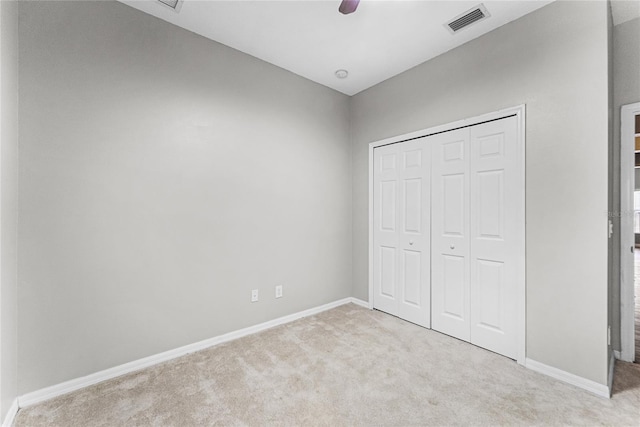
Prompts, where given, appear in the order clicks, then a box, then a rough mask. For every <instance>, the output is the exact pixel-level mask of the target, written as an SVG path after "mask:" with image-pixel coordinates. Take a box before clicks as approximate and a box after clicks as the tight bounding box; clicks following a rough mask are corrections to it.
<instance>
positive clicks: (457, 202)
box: [427, 128, 470, 341]
mask: <svg viewBox="0 0 640 427" xmlns="http://www.w3.org/2000/svg"><path fill="white" fill-rule="evenodd" d="M427 139H428V141H429V143H430V144H431V145H432V174H431V179H432V190H431V191H432V195H431V206H432V212H431V224H432V234H431V253H432V265H431V269H432V270H431V272H432V276H431V280H432V285H431V298H432V304H431V308H432V319H431V321H432V328H433V329H435V330H437V331H440V332H443V333H445V334H448V335H451V336H454V337H456V338H459V339H462V340H465V341H469V338H470V322H469V202H468V201H469V173H468V171H469V129H468V128H464V129H458V130H453V131H450V132H445V133H441V134H438V135H434V136H431V137H429V138H427Z"/></svg>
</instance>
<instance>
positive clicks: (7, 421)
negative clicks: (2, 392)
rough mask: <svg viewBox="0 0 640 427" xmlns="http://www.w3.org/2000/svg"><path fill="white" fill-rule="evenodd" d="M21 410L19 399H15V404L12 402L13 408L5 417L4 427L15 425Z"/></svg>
mask: <svg viewBox="0 0 640 427" xmlns="http://www.w3.org/2000/svg"><path fill="white" fill-rule="evenodd" d="M19 409H20V407H19V406H18V399H13V402H11V406H10V407H9V411H8V412H7V415H6V416H5V417H4V421H2V427H11V426H12V425H13V421H14V420H15V419H16V415H18V410H19Z"/></svg>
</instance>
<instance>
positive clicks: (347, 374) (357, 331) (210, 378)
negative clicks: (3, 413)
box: [15, 304, 640, 427]
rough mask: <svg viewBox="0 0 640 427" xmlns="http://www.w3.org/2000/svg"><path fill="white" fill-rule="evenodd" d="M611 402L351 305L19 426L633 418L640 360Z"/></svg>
mask: <svg viewBox="0 0 640 427" xmlns="http://www.w3.org/2000/svg"><path fill="white" fill-rule="evenodd" d="M614 388H615V392H614V396H613V398H612V399H610V400H609V399H604V398H601V397H597V396H594V395H592V394H590V393H588V392H586V391H583V390H580V389H578V388H575V387H572V386H570V385H566V384H564V383H561V382H559V381H556V380H553V379H551V378H548V377H546V376H543V375H541V374H537V373H535V372H533V371H530V370H527V369H525V368H523V367H521V366H519V365H517V364H516V363H515V362H514V361H512V360H509V359H506V358H504V357H502V356H498V355H496V354H494V353H491V352H489V351H486V350H482V349H480V348H477V347H475V346H473V345H470V344H468V343H464V342H462V341H459V340H456V339H454V338H450V337H448V336H446V335H442V334H439V333H437V332H434V331H431V330H427V329H423V328H420V327H418V326H415V325H413V324H411V323H407V322H404V321H402V320H400V319H397V318H395V317H393V316H389V315H386V314H384V313H381V312H378V311H370V310H367V309H364V308H362V307H358V306H355V305H353V304H348V305H345V306H341V307H338V308H336V309H333V310H330V311H327V312H324V313H321V314H318V315H316V316H311V317H307V318H304V319H301V320H298V321H296V322H293V323H289V324H287V325H283V326H279V327H276V328H273V329H270V330H268V331H265V332H262V333H259V334H256V335H252V336H249V337H245V338H241V339H238V340H236V341H232V342H229V343H226V344H222V345H219V346H216V347H213V348H210V349H207V350H203V351H200V352H197V353H193V354H190V355H187V356H184V357H181V358H179V359H175V360H173V361H170V362H167V363H164V364H161V365H157V366H155V367H151V368H148V369H145V370H143V371H140V372H137V373H133V374H129V375H126V376H123V377H120V378H117V379H114V380H111V381H107V382H104V383H101V384H97V385H95V386H92V387H89V388H86V389H83V390H80V391H77V392H74V393H71V394H68V395H66V396H61V397H59V398H56V399H53V400H50V401H48V402H44V403H42V404H39V405H36V406H32V407H29V408H25V409H22V410H20V412H19V413H18V416H17V420H16V423H15V425H16V426H19V427H20V426H137V425H150V426H196V425H198V426H200V425H224V426H235V425H249V426H263V425H286V426H315V425H318V426H340V425H367V426H369V425H376V426H409V425H496V424H500V425H534V424H538V425H540V424H544V425H549V424H552V425H568V424H569V425H598V424H606V425H615V426H619V425H633V426H637V425H638V424H639V422H640V366H639V365H634V364H629V363H618V365H617V369H616V378H615V384H614Z"/></svg>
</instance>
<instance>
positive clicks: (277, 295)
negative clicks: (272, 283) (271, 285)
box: [276, 285, 282, 298]
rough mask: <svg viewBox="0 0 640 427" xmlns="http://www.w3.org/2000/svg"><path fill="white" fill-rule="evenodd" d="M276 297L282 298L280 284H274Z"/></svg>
mask: <svg viewBox="0 0 640 427" xmlns="http://www.w3.org/2000/svg"><path fill="white" fill-rule="evenodd" d="M276 298H282V285H278V286H276Z"/></svg>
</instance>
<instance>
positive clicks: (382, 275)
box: [372, 115, 524, 359]
mask: <svg viewBox="0 0 640 427" xmlns="http://www.w3.org/2000/svg"><path fill="white" fill-rule="evenodd" d="M521 150H522V147H520V146H519V138H518V118H517V117H516V116H515V115H513V116H511V117H507V118H502V119H498V120H492V121H487V122H484V123H480V124H476V125H472V126H466V127H460V128H457V129H453V130H450V131H446V132H440V133H436V134H433V135H428V136H424V137H418V138H413V139H411V140H408V141H401V142H398V143H392V144H388V145H382V146H378V147H375V148H374V149H373V180H372V187H373V188H372V190H373V191H372V193H373V203H372V206H373V228H372V231H373V233H372V239H373V250H372V262H373V268H372V272H373V278H372V280H373V307H374V308H376V309H379V310H381V311H384V312H387V313H389V314H392V315H395V316H398V317H400V318H402V319H405V320H408V321H410V322H413V323H416V324H418V325H421V326H424V327H427V328H432V329H434V330H437V331H440V332H443V333H445V334H448V335H451V336H453V337H456V338H459V339H461V340H465V341H469V342H471V343H473V344H475V345H478V346H481V347H484V348H486V349H489V350H491V351H494V352H496V353H500V354H502V355H505V356H507V357H510V358H514V359H515V358H516V357H517V353H518V343H519V336H518V335H519V333H520V330H519V328H518V322H519V314H520V313H519V307H521V306H522V304H520V302H519V300H518V299H519V298H521V297H522V298H523V297H524V294H523V293H520V292H519V289H523V288H524V287H523V283H522V281H523V280H524V277H523V275H522V274H520V273H521V270H523V266H524V245H523V240H524V211H523V204H524V203H523V200H524V174H523V173H522V172H523V171H522V167H521V166H520V160H521V159H522V158H523V157H521V154H522V152H521Z"/></svg>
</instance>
